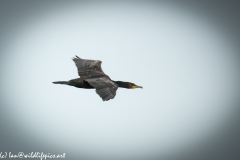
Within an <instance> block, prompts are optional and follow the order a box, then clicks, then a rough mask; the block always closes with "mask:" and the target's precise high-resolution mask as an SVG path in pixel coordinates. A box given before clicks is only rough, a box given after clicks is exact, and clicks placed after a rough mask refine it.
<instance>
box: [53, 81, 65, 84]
mask: <svg viewBox="0 0 240 160" xmlns="http://www.w3.org/2000/svg"><path fill="white" fill-rule="evenodd" d="M52 83H54V84H68V82H67V81H57V82H52Z"/></svg>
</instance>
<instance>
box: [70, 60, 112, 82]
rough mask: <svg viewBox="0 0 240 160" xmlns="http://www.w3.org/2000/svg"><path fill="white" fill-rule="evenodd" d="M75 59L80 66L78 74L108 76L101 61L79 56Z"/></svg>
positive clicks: (87, 76)
mask: <svg viewBox="0 0 240 160" xmlns="http://www.w3.org/2000/svg"><path fill="white" fill-rule="evenodd" d="M73 61H74V62H75V64H76V66H77V68H78V75H79V76H81V78H84V79H85V78H98V77H108V76H107V75H106V74H105V73H104V72H103V70H102V67H101V64H102V62H101V61H98V60H88V59H81V58H79V57H78V56H76V57H74V58H73Z"/></svg>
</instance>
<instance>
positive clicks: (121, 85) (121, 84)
mask: <svg viewBox="0 0 240 160" xmlns="http://www.w3.org/2000/svg"><path fill="white" fill-rule="evenodd" d="M113 82H114V83H116V84H117V85H118V87H122V88H130V84H129V82H123V81H113Z"/></svg>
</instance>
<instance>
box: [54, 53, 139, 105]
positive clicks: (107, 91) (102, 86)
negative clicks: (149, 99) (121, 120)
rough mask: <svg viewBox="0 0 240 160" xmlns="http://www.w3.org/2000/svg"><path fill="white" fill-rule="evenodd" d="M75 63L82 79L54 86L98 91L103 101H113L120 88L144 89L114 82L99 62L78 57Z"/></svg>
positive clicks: (58, 82) (132, 84)
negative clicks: (63, 85)
mask: <svg viewBox="0 0 240 160" xmlns="http://www.w3.org/2000/svg"><path fill="white" fill-rule="evenodd" d="M72 60H73V61H74V62H75V64H76V66H77V69H78V75H79V76H80V78H77V79H72V80H69V81H57V82H53V83H54V84H66V85H69V86H74V87H77V88H85V89H94V88H95V89H96V92H97V94H98V95H99V96H100V97H101V98H102V100H103V101H108V100H110V99H113V98H114V97H115V95H116V91H117V89H118V87H121V88H128V89H134V88H142V87H141V86H137V85H136V84H134V83H131V82H122V81H113V80H111V78H110V77H109V76H108V75H106V74H105V73H104V72H103V70H102V68H101V64H102V62H101V61H99V60H87V59H81V58H79V57H78V56H76V57H74V58H72Z"/></svg>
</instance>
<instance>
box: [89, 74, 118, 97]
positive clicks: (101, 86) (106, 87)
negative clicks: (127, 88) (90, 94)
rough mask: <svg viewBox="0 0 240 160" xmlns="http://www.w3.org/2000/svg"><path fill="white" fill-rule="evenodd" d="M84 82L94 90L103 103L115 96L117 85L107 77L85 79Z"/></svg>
mask: <svg viewBox="0 0 240 160" xmlns="http://www.w3.org/2000/svg"><path fill="white" fill-rule="evenodd" d="M85 81H87V82H88V83H89V84H90V85H91V86H93V87H94V88H96V92H97V94H98V95H99V96H100V97H101V98H102V100H103V101H108V100H110V99H113V98H114V97H115V95H116V90H117V89H118V85H117V84H115V83H114V82H113V81H111V80H110V79H109V78H108V77H100V78H91V79H85Z"/></svg>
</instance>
